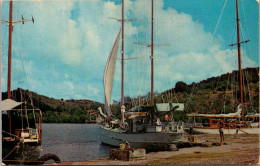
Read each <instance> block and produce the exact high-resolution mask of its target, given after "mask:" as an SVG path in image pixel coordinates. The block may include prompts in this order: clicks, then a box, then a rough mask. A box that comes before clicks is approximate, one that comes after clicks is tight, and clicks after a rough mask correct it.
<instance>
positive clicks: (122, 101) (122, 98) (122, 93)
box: [121, 0, 124, 107]
mask: <svg viewBox="0 0 260 166" xmlns="http://www.w3.org/2000/svg"><path fill="white" fill-rule="evenodd" d="M121 23H122V35H121V37H122V38H121V42H122V45H121V107H122V106H124V0H122V21H121Z"/></svg>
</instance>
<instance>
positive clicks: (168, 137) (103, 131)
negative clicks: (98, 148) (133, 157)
mask: <svg viewBox="0 0 260 166" xmlns="http://www.w3.org/2000/svg"><path fill="white" fill-rule="evenodd" d="M99 128H100V140H101V142H102V143H104V144H108V145H111V146H115V147H119V146H120V144H122V143H124V144H125V143H126V141H127V142H129V143H130V146H131V147H134V148H147V147H149V146H152V145H155V144H177V143H179V142H181V141H182V137H183V135H184V132H154V133H152V132H151V133H126V132H119V131H116V130H114V129H110V128H105V127H103V126H101V125H100V126H99Z"/></svg>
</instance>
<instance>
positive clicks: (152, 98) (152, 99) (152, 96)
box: [151, 0, 154, 105]
mask: <svg viewBox="0 0 260 166" xmlns="http://www.w3.org/2000/svg"><path fill="white" fill-rule="evenodd" d="M151 3H152V4H151V10H152V13H151V105H153V104H154V95H153V0H151Z"/></svg>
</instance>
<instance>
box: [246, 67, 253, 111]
mask: <svg viewBox="0 0 260 166" xmlns="http://www.w3.org/2000/svg"><path fill="white" fill-rule="evenodd" d="M247 74H248V71H247ZM251 77H252V74H251ZM246 82H247V88H248V96H249V102H250V106H251V111H254V108H253V103H252V98H251V93H250V88H249V81H248V78H247V75H246Z"/></svg>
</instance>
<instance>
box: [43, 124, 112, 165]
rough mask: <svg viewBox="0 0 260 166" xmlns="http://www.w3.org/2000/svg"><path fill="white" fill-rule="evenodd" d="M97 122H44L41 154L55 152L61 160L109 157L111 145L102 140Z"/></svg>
mask: <svg viewBox="0 0 260 166" xmlns="http://www.w3.org/2000/svg"><path fill="white" fill-rule="evenodd" d="M99 137H100V134H99V129H98V125H97V124H56V123H51V124H47V123H45V124H43V141H42V148H43V151H42V152H41V156H42V155H44V154H46V153H53V154H56V155H57V156H59V158H60V159H61V161H87V160H92V159H97V158H102V157H108V155H109V149H110V148H111V147H109V146H105V145H103V144H101V142H100V139H99Z"/></svg>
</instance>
